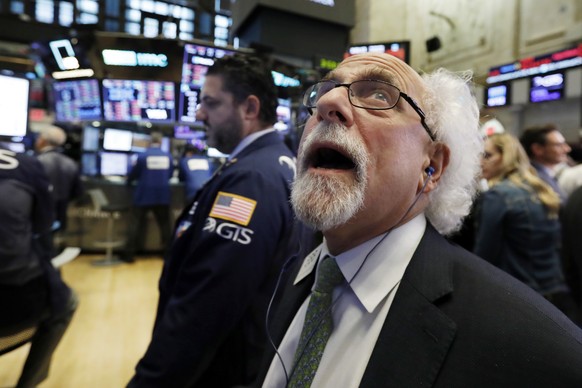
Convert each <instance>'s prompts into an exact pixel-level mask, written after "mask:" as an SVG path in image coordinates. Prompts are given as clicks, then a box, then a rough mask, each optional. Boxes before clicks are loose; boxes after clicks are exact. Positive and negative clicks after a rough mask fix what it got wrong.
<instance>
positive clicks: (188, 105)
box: [178, 44, 234, 125]
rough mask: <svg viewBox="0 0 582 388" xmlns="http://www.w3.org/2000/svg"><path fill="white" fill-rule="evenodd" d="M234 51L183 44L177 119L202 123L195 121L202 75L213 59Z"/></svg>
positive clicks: (202, 81) (202, 82)
mask: <svg viewBox="0 0 582 388" xmlns="http://www.w3.org/2000/svg"><path fill="white" fill-rule="evenodd" d="M232 54H234V51H230V50H224V49H222V48H218V47H209V46H201V45H196V44H186V45H185V46H184V60H183V64H182V82H181V84H180V97H179V99H180V101H179V107H178V121H179V122H182V123H191V124H194V123H196V124H198V125H202V123H199V122H198V123H197V122H196V106H197V105H198V103H199V94H200V90H201V89H202V85H203V84H204V77H205V76H206V72H207V71H208V68H209V67H210V66H212V64H214V60H215V59H218V58H222V57H224V56H226V55H232Z"/></svg>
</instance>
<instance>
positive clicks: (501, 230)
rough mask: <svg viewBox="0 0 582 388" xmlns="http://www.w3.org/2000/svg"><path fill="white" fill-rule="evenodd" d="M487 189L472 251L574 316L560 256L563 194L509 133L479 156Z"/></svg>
mask: <svg viewBox="0 0 582 388" xmlns="http://www.w3.org/2000/svg"><path fill="white" fill-rule="evenodd" d="M481 167H482V175H483V178H484V179H486V180H487V183H488V185H489V190H487V191H486V192H484V193H483V194H482V196H481V199H480V202H479V204H478V206H477V210H476V223H477V224H476V237H475V247H474V252H475V254H477V255H478V256H481V257H482V258H484V259H485V260H487V261H489V262H491V263H492V264H494V265H496V266H497V267H499V268H501V269H502V270H504V271H505V272H507V273H509V274H511V275H512V276H514V277H515V278H517V279H519V280H521V281H522V282H523V283H525V284H527V285H529V286H530V287H531V288H533V289H534V290H536V291H537V292H538V293H540V294H542V295H543V296H544V297H545V298H546V299H548V300H549V301H550V302H552V303H554V304H555V305H556V307H558V308H560V309H561V310H562V311H563V312H565V313H566V314H567V315H569V316H570V318H573V319H574V318H576V317H574V316H573V315H575V313H574V312H573V311H572V308H574V307H573V300H571V296H570V295H569V291H568V288H567V286H566V283H565V281H564V275H563V272H562V267H561V261H560V222H559V220H558V212H559V209H560V199H559V197H558V196H557V194H555V192H554V191H553V190H552V189H551V187H550V186H548V185H547V184H546V183H545V182H543V181H542V180H541V179H540V178H538V176H537V174H536V173H535V170H534V169H533V168H532V167H531V165H530V163H529V159H528V157H527V154H526V153H525V150H524V149H523V148H522V146H521V144H520V143H519V141H518V140H517V139H516V138H515V137H513V136H512V135H510V134H507V133H501V134H495V135H492V136H490V137H489V138H488V139H487V140H486V141H485V153H484V154H483V159H482V162H481Z"/></svg>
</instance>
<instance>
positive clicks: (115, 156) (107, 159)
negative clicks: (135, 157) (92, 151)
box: [99, 152, 129, 176]
mask: <svg viewBox="0 0 582 388" xmlns="http://www.w3.org/2000/svg"><path fill="white" fill-rule="evenodd" d="M99 159H100V172H101V175H102V176H111V175H119V176H125V175H127V173H128V169H129V154H125V153H121V152H101V153H100V155H99Z"/></svg>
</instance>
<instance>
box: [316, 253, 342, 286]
mask: <svg viewBox="0 0 582 388" xmlns="http://www.w3.org/2000/svg"><path fill="white" fill-rule="evenodd" d="M343 280H344V275H343V274H342V271H341V270H340V269H339V267H338V265H337V262H336V261H335V258H334V257H331V256H329V255H326V256H325V257H324V258H323V260H322V261H321V263H320V264H319V268H318V270H317V279H316V281H315V291H318V292H321V293H327V294H329V293H331V292H332V291H333V288H334V287H335V286H337V285H339V284H340V283H341V282H342V281H343Z"/></svg>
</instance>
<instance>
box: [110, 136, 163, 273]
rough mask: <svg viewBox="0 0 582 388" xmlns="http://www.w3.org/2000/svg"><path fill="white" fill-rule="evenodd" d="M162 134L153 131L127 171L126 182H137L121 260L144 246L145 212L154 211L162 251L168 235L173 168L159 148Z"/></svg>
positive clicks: (128, 261) (132, 255)
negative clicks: (148, 143) (145, 148)
mask: <svg viewBox="0 0 582 388" xmlns="http://www.w3.org/2000/svg"><path fill="white" fill-rule="evenodd" d="M162 138H163V135H162V133H161V132H152V133H151V139H150V145H149V147H148V149H147V150H146V151H145V152H143V153H141V154H139V156H138V158H137V161H136V163H135V165H134V166H133V167H132V168H131V170H130V172H129V174H128V175H127V184H128V185H131V184H132V183H134V182H136V184H135V189H134V191H133V207H132V209H131V215H130V222H129V226H128V237H127V244H126V248H125V252H124V254H123V255H121V260H122V261H125V262H127V263H132V262H133V261H134V260H135V258H134V255H135V253H136V251H137V250H138V249H141V248H143V246H144V236H145V230H146V225H147V215H148V213H149V212H152V213H153V214H154V217H155V219H156V223H157V225H158V229H159V231H160V240H161V245H162V247H163V248H164V252H165V250H166V248H167V246H168V244H169V242H170V238H171V224H170V203H171V199H172V198H171V191H170V178H172V174H173V172H174V168H173V166H174V165H173V160H172V155H171V154H170V153H169V152H166V151H164V150H162V149H161V144H162Z"/></svg>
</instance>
